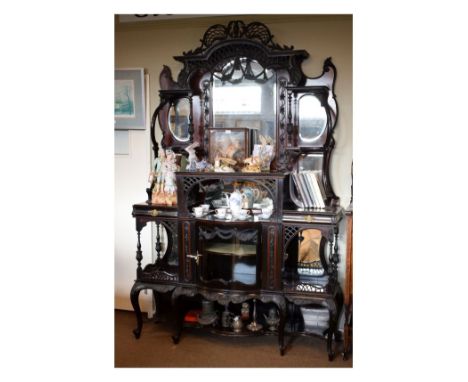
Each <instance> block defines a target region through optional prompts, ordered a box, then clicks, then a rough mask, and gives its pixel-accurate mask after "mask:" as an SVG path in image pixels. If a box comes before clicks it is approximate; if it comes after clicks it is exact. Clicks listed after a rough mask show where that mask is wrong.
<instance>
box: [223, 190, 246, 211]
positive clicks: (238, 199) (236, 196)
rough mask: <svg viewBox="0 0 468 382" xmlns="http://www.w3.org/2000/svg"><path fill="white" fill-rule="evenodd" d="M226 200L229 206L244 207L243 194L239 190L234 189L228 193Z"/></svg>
mask: <svg viewBox="0 0 468 382" xmlns="http://www.w3.org/2000/svg"><path fill="white" fill-rule="evenodd" d="M226 200H227V204H228V206H229V208H231V209H233V208H234V209H240V208H241V207H242V194H241V192H240V191H239V190H237V189H236V190H234V191H233V192H231V194H230V195H229V194H226Z"/></svg>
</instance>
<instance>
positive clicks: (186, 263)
mask: <svg viewBox="0 0 468 382" xmlns="http://www.w3.org/2000/svg"><path fill="white" fill-rule="evenodd" d="M179 232H180V241H179V244H180V248H182V251H180V253H179V274H180V275H181V278H182V280H184V281H186V282H193V279H194V275H193V264H192V260H191V259H190V258H189V257H187V255H191V254H192V252H193V248H192V241H193V238H192V232H193V227H192V223H191V222H190V221H182V222H181V223H180V231H179Z"/></svg>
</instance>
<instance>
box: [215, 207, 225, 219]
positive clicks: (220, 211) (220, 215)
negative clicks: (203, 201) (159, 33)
mask: <svg viewBox="0 0 468 382" xmlns="http://www.w3.org/2000/svg"><path fill="white" fill-rule="evenodd" d="M215 216H216V217H217V218H220V219H224V218H225V217H226V208H218V209H217V210H216V215H215Z"/></svg>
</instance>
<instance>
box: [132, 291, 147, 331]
mask: <svg viewBox="0 0 468 382" xmlns="http://www.w3.org/2000/svg"><path fill="white" fill-rule="evenodd" d="M142 289H144V286H143V285H141V284H140V283H138V282H136V283H135V284H134V285H133V288H132V290H131V292H130V301H131V302H132V306H133V310H134V311H135V314H136V319H137V327H136V329H134V330H133V334H134V335H135V338H137V339H138V338H140V334H141V329H142V327H143V317H142V314H141V309H140V303H139V301H138V296H139V295H140V292H141V290H142Z"/></svg>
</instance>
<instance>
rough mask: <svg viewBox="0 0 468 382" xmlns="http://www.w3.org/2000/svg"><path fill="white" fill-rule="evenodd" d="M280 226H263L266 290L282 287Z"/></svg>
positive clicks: (264, 281)
mask: <svg viewBox="0 0 468 382" xmlns="http://www.w3.org/2000/svg"><path fill="white" fill-rule="evenodd" d="M280 232H281V229H280V226H279V225H278V224H271V225H264V226H263V238H262V240H263V242H262V248H263V271H262V274H263V279H262V286H263V288H264V289H269V290H275V289H280V287H281V281H280V280H281V253H282V251H281V242H280V236H279V233H280Z"/></svg>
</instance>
